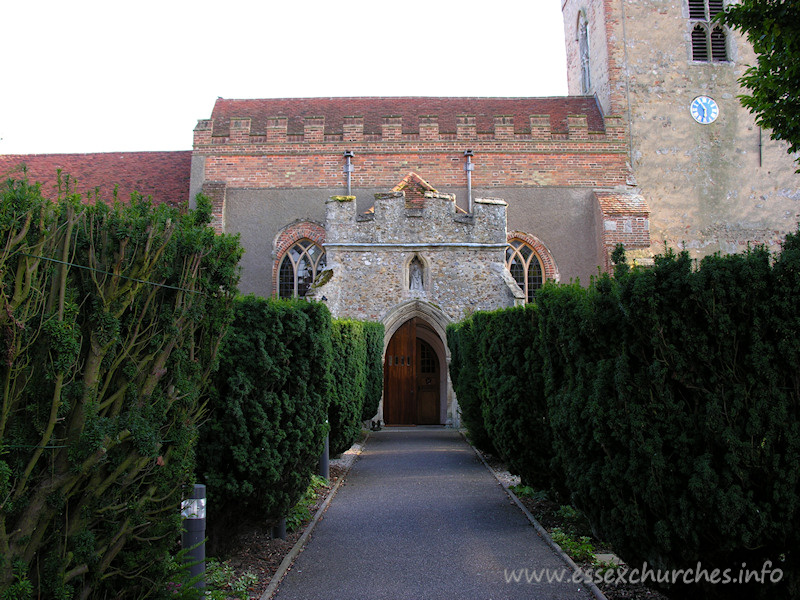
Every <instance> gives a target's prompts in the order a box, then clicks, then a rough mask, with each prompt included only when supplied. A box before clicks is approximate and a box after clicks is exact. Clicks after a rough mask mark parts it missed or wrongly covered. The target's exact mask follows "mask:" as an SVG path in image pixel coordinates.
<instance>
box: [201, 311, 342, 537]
mask: <svg viewBox="0 0 800 600" xmlns="http://www.w3.org/2000/svg"><path fill="white" fill-rule="evenodd" d="M330 339H331V318H330V313H329V312H328V309H327V307H325V305H324V304H321V303H316V302H307V301H305V300H275V299H269V300H267V299H263V298H257V297H254V296H248V297H245V298H241V299H239V300H238V301H237V303H236V318H235V320H234V323H233V325H232V327H231V329H230V332H229V334H228V335H227V336H226V338H225V340H224V341H223V345H222V348H221V352H220V353H221V361H220V368H219V371H218V372H217V375H216V378H215V380H214V384H215V392H216V393H215V394H214V396H213V398H212V399H211V401H210V402H209V407H208V408H209V418H208V421H207V422H206V423H205V425H204V426H203V427H202V429H201V436H200V444H199V447H198V467H197V473H198V477H199V479H200V481H203V482H204V483H206V485H207V486H208V490H207V491H208V501H209V507H210V508H209V514H213V515H214V518H213V519H209V532H210V534H211V535H212V536H215V537H214V541H224V537H225V533H227V532H228V531H231V530H232V527H231V524H232V523H234V522H238V521H241V520H242V518H243V517H248V516H254V515H257V516H258V519H259V520H260V521H262V522H264V521H267V522H269V521H270V520H275V519H278V518H280V517H282V516H284V515H285V514H286V513H287V511H288V509H289V508H291V507H292V506H293V505H294V504H295V503H296V502H297V501H298V499H299V498H300V497H301V496H302V494H303V492H304V491H305V490H306V488H307V486H308V483H309V481H310V478H311V473H312V469H313V468H314V466H315V465H316V464H317V461H318V459H319V455H320V452H321V450H322V442H323V440H324V438H325V434H326V432H327V426H326V425H325V420H326V416H327V411H328V402H329V396H330V392H331V377H330V358H331V342H330ZM228 516H229V517H230V519H229V518H226V517H228Z"/></svg>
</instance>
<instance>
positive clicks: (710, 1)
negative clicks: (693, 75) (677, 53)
mask: <svg viewBox="0 0 800 600" xmlns="http://www.w3.org/2000/svg"><path fill="white" fill-rule="evenodd" d="M723 8H724V6H723V0H689V26H690V27H691V40H692V60H694V61H697V62H727V61H728V43H727V35H726V33H725V28H724V27H723V26H722V25H715V24H714V23H713V22H712V21H713V19H714V17H715V16H717V14H718V13H721V12H722V11H723Z"/></svg>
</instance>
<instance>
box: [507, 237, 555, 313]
mask: <svg viewBox="0 0 800 600" xmlns="http://www.w3.org/2000/svg"><path fill="white" fill-rule="evenodd" d="M505 261H506V268H507V269H508V270H509V272H510V273H511V276H512V277H513V278H514V280H515V281H516V282H517V284H518V285H519V287H520V288H521V289H522V291H523V292H524V293H525V298H526V301H527V302H530V301H531V300H533V296H534V294H535V293H536V290H537V289H539V288H540V287H541V286H542V285H543V284H544V282H545V281H548V280H552V281H559V279H560V278H559V274H558V269H557V268H556V264H555V261H554V260H553V256H552V254H550V251H549V250H548V249H547V247H546V246H545V245H544V244H543V243H542V242H541V240H539V239H538V238H537V237H535V236H532V235H530V234H527V233H522V232H519V231H513V232H511V233H509V234H508V247H507V248H506V259H505Z"/></svg>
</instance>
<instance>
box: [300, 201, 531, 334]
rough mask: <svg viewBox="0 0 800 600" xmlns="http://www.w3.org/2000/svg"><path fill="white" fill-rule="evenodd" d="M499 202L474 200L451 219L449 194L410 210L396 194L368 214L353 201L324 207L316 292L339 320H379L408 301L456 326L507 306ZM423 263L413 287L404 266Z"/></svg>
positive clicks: (513, 296) (513, 291)
mask: <svg viewBox="0 0 800 600" xmlns="http://www.w3.org/2000/svg"><path fill="white" fill-rule="evenodd" d="M505 247H506V203H505V202H504V201H502V200H493V199H482V200H481V199H478V200H475V202H474V214H473V215H471V216H469V215H465V214H457V211H456V207H455V202H454V198H453V197H452V196H451V195H446V194H436V193H428V194H426V196H425V202H424V206H423V207H422V208H409V206H407V203H406V200H405V195H404V193H403V192H391V193H387V194H377V195H376V197H375V210H374V213H373V214H370V215H363V214H360V213H358V212H357V210H356V203H355V201H354V198H353V197H350V196H344V197H334V198H332V199H331V200H329V201H328V203H327V238H326V243H325V250H326V252H327V257H328V266H327V270H326V272H325V273H323V276H322V278H321V281H322V282H323V283H322V285H320V286H319V287H318V288H317V289H316V291H315V295H316V297H317V298H318V299H321V298H322V297H323V296H324V297H325V301H326V303H327V304H328V307H329V308H330V309H331V312H332V313H333V314H334V315H335V316H338V317H354V318H362V319H363V318H366V319H372V320H383V319H384V317H385V316H386V315H387V314H388V313H389V311H390V310H391V309H392V308H393V307H395V306H397V305H398V304H401V303H402V302H405V301H407V300H411V299H419V300H423V301H425V302H428V303H430V304H432V305H434V306H435V307H436V308H438V309H439V310H441V311H442V312H443V313H444V314H445V315H446V316H447V317H448V318H449V319H451V320H453V321H457V320H460V319H462V318H463V317H464V316H465V315H467V314H469V313H471V312H472V311H474V310H493V309H496V308H501V307H505V306H513V305H514V303H515V301H519V300H520V299H521V296H522V294H521V292H520V291H519V288H518V287H517V286H516V284H515V283H514V282H513V279H511V276H510V274H509V273H508V271H507V270H506V268H505V266H504V263H503V261H504V254H505ZM415 257H418V259H419V260H420V262H421V263H422V265H423V282H422V288H421V289H413V287H412V285H411V280H410V273H409V265H410V263H411V261H412V260H413V259H414V258H415Z"/></svg>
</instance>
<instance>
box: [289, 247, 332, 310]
mask: <svg viewBox="0 0 800 600" xmlns="http://www.w3.org/2000/svg"><path fill="white" fill-rule="evenodd" d="M324 268H325V250H323V249H322V248H321V247H320V246H319V245H317V244H315V243H314V242H312V241H311V240H309V239H302V240H298V241H297V242H295V243H294V244H293V245H292V246H291V247H290V248H289V249H288V250H287V251H286V254H284V256H283V258H282V259H281V262H280V266H279V267H278V297H279V298H294V297H300V298H302V297H303V296H305V295H306V294H307V293H308V291H309V289H310V288H311V284H312V283H314V279H315V278H316V277H317V274H318V273H319V272H320V271H322V270H323V269H324Z"/></svg>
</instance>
